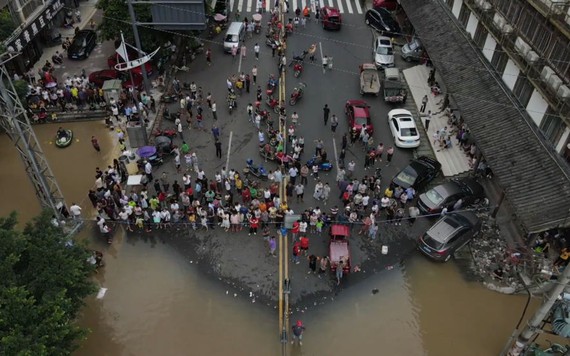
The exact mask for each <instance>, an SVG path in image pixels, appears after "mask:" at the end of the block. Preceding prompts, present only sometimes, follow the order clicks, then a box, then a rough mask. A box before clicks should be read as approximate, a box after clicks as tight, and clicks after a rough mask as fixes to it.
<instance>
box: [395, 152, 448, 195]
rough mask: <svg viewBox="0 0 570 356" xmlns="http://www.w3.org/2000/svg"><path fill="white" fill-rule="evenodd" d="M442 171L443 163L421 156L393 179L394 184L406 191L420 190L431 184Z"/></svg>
mask: <svg viewBox="0 0 570 356" xmlns="http://www.w3.org/2000/svg"><path fill="white" fill-rule="evenodd" d="M440 169H441V163H439V162H438V161H437V160H435V159H433V158H430V157H426V156H421V157H418V158H417V159H415V160H413V161H411V162H410V164H409V165H408V166H407V167H405V168H404V169H402V170H401V171H400V172H399V173H398V174H396V176H395V177H394V178H393V179H392V183H393V184H395V185H398V186H400V187H402V188H404V189H406V188H409V187H413V188H414V189H415V190H419V189H420V188H422V187H424V186H425V185H426V184H428V183H429V182H431V181H432V180H433V179H434V178H435V177H436V176H437V175H438V174H439V171H440Z"/></svg>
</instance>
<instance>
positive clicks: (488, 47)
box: [481, 25, 497, 63]
mask: <svg viewBox="0 0 570 356" xmlns="http://www.w3.org/2000/svg"><path fill="white" fill-rule="evenodd" d="M481 26H483V25H481ZM496 48H497V41H496V40H495V37H493V35H491V34H490V33H488V34H487V39H486V40H485V44H484V45H483V51H482V52H483V55H484V56H485V58H487V60H488V61H489V63H490V62H491V60H492V59H493V54H494V53H495V49H496Z"/></svg>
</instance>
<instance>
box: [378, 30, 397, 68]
mask: <svg viewBox="0 0 570 356" xmlns="http://www.w3.org/2000/svg"><path fill="white" fill-rule="evenodd" d="M374 43H375V44H374V63H375V64H376V68H386V67H393V66H394V48H393V47H392V40H391V39H390V37H386V36H378V37H376V41H374Z"/></svg>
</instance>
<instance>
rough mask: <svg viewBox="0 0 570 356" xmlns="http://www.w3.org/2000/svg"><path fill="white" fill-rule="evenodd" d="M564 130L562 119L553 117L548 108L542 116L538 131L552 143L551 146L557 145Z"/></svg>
mask: <svg viewBox="0 0 570 356" xmlns="http://www.w3.org/2000/svg"><path fill="white" fill-rule="evenodd" d="M565 128H566V125H564V122H563V121H562V119H561V118H560V117H559V116H557V115H553V114H552V109H550V108H548V111H547V114H546V115H545V116H544V119H542V122H541V124H540V130H542V133H543V134H544V136H545V137H546V138H547V139H548V140H549V141H550V142H551V143H552V145H553V146H556V145H557V144H558V141H560V137H562V134H563V133H564V129H565Z"/></svg>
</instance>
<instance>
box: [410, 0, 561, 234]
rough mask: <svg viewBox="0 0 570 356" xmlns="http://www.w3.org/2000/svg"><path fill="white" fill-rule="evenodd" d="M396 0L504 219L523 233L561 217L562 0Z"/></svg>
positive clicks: (546, 226)
mask: <svg viewBox="0 0 570 356" xmlns="http://www.w3.org/2000/svg"><path fill="white" fill-rule="evenodd" d="M400 2H401V5H402V7H403V8H404V10H405V11H406V14H407V15H408V18H409V20H410V22H411V24H412V25H413V27H414V30H415V33H416V36H418V37H419V38H420V39H421V41H422V42H423V44H424V47H425V48H426V50H427V52H428V54H429V57H430V58H431V62H432V63H433V65H434V67H435V68H436V69H437V72H438V73H439V75H440V76H441V78H442V80H443V82H444V84H445V88H446V91H447V93H448V94H449V95H450V97H451V98H452V99H453V101H454V102H455V105H456V107H457V108H458V109H459V111H460V113H461V117H462V118H463V119H464V120H465V123H466V124H467V126H468V128H469V130H470V131H471V133H472V137H473V139H474V143H475V144H476V147H477V149H478V151H479V152H478V153H477V156H478V157H482V158H484V159H485V160H486V161H487V162H488V163H489V165H490V167H491V169H492V170H493V172H494V173H495V179H494V180H493V182H494V183H495V184H493V187H496V190H497V193H498V196H499V197H500V198H499V203H498V204H499V206H500V205H501V204H502V202H503V201H504V200H505V199H506V201H508V202H509V204H508V205H509V206H510V208H509V209H508V210H510V212H507V214H506V216H507V219H512V221H513V222H515V224H516V225H519V226H521V227H522V228H523V231H524V232H526V233H533V232H539V231H543V230H548V229H553V228H560V227H563V226H565V227H567V226H570V147H569V146H568V145H569V143H570V117H569V113H570V83H569V81H570V71H569V68H570V46H569V38H570V0H429V1H428V0H400ZM495 211H496V210H495Z"/></svg>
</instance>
